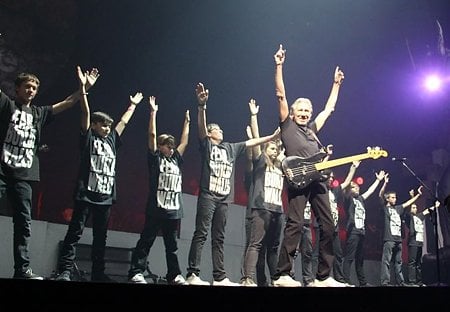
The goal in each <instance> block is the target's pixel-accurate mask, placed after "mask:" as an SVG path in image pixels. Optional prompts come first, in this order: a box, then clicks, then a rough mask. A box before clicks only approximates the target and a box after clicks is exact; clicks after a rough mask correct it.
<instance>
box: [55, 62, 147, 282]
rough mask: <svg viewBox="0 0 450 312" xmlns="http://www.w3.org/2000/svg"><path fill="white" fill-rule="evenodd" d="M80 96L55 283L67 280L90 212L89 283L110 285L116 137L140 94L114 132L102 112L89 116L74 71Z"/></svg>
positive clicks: (82, 84) (83, 82) (82, 75)
mask: <svg viewBox="0 0 450 312" xmlns="http://www.w3.org/2000/svg"><path fill="white" fill-rule="evenodd" d="M78 79H79V81H80V94H81V133H80V158H81V159H80V167H79V173H78V177H77V185H76V188H75V194H74V199H75V205H74V209H73V213H72V218H71V220H70V224H69V228H68V229H67V233H66V236H65V238H64V242H63V246H62V249H61V253H60V257H59V262H58V270H59V272H60V274H59V275H58V276H57V278H56V280H59V281H70V278H71V273H72V269H73V266H74V260H75V245H76V244H77V243H78V241H79V240H80V238H81V235H82V234H83V230H84V227H85V224H86V220H87V218H88V217H89V216H90V214H91V213H92V219H93V226H92V234H93V242H92V251H91V260H92V272H91V280H92V281H98V282H111V281H112V280H111V279H110V278H109V277H108V276H107V275H105V259H104V258H105V247H106V237H107V230H108V221H109V216H110V211H111V205H112V204H114V203H115V201H116V153H117V150H118V148H119V147H120V145H121V141H120V135H121V134H122V132H123V130H124V129H125V126H126V125H127V123H128V121H129V120H130V118H131V117H132V116H133V114H134V110H135V108H136V105H137V104H139V102H141V100H142V93H140V92H138V93H136V94H135V95H134V96H130V105H129V107H128V109H127V111H126V112H125V113H124V114H123V115H122V118H121V119H120V121H119V122H118V123H117V125H116V127H115V128H114V129H111V125H112V124H113V119H112V118H111V117H110V116H109V115H108V114H106V113H103V112H94V113H93V114H92V115H91V113H90V109H89V104H88V101H87V92H86V88H85V86H86V80H87V75H86V73H83V72H82V71H81V69H80V68H78Z"/></svg>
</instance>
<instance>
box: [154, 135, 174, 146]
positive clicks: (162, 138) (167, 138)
mask: <svg viewBox="0 0 450 312" xmlns="http://www.w3.org/2000/svg"><path fill="white" fill-rule="evenodd" d="M156 143H157V144H158V145H167V146H169V147H170V148H174V147H175V138H174V137H173V135H170V134H166V133H164V134H161V135H159V136H158V138H157V139H156Z"/></svg>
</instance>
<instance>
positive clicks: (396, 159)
mask: <svg viewBox="0 0 450 312" xmlns="http://www.w3.org/2000/svg"><path fill="white" fill-rule="evenodd" d="M405 160H407V158H406V157H392V161H405Z"/></svg>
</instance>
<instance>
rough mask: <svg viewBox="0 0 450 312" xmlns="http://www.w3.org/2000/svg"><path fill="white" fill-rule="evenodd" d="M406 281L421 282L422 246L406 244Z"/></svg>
mask: <svg viewBox="0 0 450 312" xmlns="http://www.w3.org/2000/svg"><path fill="white" fill-rule="evenodd" d="M408 282H409V283H412V284H416V283H421V282H422V246H408Z"/></svg>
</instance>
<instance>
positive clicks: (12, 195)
mask: <svg viewBox="0 0 450 312" xmlns="http://www.w3.org/2000/svg"><path fill="white" fill-rule="evenodd" d="M30 183H31V182H29V181H23V180H16V179H12V178H8V177H5V176H0V198H1V197H3V196H4V195H5V194H6V196H7V199H8V201H9V203H10V204H11V207H12V209H13V228H14V234H13V255H14V273H15V274H19V275H20V274H21V273H23V272H25V271H26V270H27V269H28V268H29V266H30V257H29V250H28V249H29V245H30V237H31V203H32V197H33V188H32V186H31V184H30Z"/></svg>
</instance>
